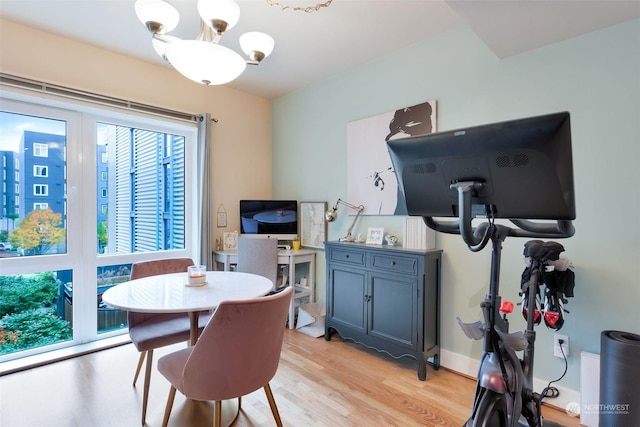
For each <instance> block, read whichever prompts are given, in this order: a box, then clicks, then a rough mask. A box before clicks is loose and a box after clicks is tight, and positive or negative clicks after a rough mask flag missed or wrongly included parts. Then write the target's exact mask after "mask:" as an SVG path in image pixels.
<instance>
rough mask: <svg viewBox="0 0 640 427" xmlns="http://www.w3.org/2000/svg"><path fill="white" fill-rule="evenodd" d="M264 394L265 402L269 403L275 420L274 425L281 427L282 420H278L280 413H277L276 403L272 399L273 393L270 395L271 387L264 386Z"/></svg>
mask: <svg viewBox="0 0 640 427" xmlns="http://www.w3.org/2000/svg"><path fill="white" fill-rule="evenodd" d="M264 393H265V394H266V395H267V400H268V401H269V406H270V407H271V413H272V414H273V418H275V420H276V425H277V426H278V427H282V420H281V419H280V413H279V412H278V407H277V406H276V401H275V399H274V398H273V393H271V386H269V383H267V384H266V385H265V386H264Z"/></svg>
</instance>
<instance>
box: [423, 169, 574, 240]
mask: <svg viewBox="0 0 640 427" xmlns="http://www.w3.org/2000/svg"><path fill="white" fill-rule="evenodd" d="M483 186H484V184H483V183H482V182H477V181H463V182H457V183H454V184H451V188H452V189H456V190H457V191H458V220H457V221H443V220H435V219H434V218H433V217H431V216H424V217H423V219H424V222H425V224H426V225H427V227H429V228H431V229H433V230H435V231H439V232H442V233H448V234H460V235H461V236H462V239H463V240H464V241H465V243H466V244H467V246H469V249H471V250H472V251H474V252H477V251H479V250H481V249H483V248H484V247H485V246H486V244H487V243H488V242H489V240H490V238H491V237H492V236H493V235H494V233H496V232H498V230H499V232H500V233H501V234H502V235H503V238H504V237H506V236H513V237H534V238H567V237H571V236H573V235H574V233H575V228H574V227H573V223H572V222H571V221H570V220H556V221H555V222H553V223H552V222H549V223H539V222H534V221H531V220H528V219H509V221H510V222H511V223H512V224H514V225H515V228H513V227H508V226H504V225H495V224H494V223H493V221H486V222H483V223H481V224H479V225H477V226H475V227H474V226H473V225H472V223H471V222H472V220H473V216H472V208H471V193H472V191H474V190H478V189H480V188H482V187H483Z"/></svg>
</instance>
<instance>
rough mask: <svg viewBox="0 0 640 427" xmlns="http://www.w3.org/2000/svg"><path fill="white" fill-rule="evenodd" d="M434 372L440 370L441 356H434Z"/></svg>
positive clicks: (432, 363)
mask: <svg viewBox="0 0 640 427" xmlns="http://www.w3.org/2000/svg"><path fill="white" fill-rule="evenodd" d="M431 365H432V366H433V369H434V370H436V371H437V370H438V369H440V354H438V353H436V354H434V355H433V362H431Z"/></svg>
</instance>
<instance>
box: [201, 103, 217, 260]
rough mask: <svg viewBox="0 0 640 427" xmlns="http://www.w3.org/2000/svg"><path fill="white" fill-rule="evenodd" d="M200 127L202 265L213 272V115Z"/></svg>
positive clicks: (206, 116) (203, 116) (202, 122)
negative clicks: (211, 135)
mask: <svg viewBox="0 0 640 427" xmlns="http://www.w3.org/2000/svg"><path fill="white" fill-rule="evenodd" d="M199 121H200V122H199V125H198V160H197V162H198V199H199V200H198V201H199V206H200V221H199V224H198V232H199V234H200V264H202V265H206V266H207V270H213V253H212V251H213V237H212V235H213V224H212V221H213V216H212V213H211V183H210V182H209V181H210V170H211V141H210V134H211V115H210V114H209V113H204V114H201V115H200V117H199Z"/></svg>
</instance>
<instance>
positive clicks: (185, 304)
mask: <svg viewBox="0 0 640 427" xmlns="http://www.w3.org/2000/svg"><path fill="white" fill-rule="evenodd" d="M187 282H188V280H187V273H186V272H184V273H171V274H161V275H157V276H149V277H143V278H141V279H135V280H130V281H128V282H124V283H120V284H119V285H116V286H114V287H112V288H110V289H108V290H107V291H106V292H105V293H104V294H102V301H104V302H105V303H106V304H108V305H110V306H112V307H115V308H119V309H122V310H127V311H137V312H141V313H185V312H188V313H189V317H190V319H191V337H190V341H191V344H192V345H193V344H195V342H196V340H197V336H198V313H199V312H200V311H206V310H212V309H214V308H216V307H217V306H218V304H220V302H222V301H226V300H241V299H250V298H257V297H260V296H263V295H265V294H266V293H268V292H269V291H270V290H271V288H272V287H273V284H272V283H271V280H269V279H267V278H266V277H262V276H258V275H256V274H248V273H236V272H233V273H232V272H224V271H208V272H207V284H206V285H204V286H185V284H186V283H187Z"/></svg>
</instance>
